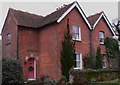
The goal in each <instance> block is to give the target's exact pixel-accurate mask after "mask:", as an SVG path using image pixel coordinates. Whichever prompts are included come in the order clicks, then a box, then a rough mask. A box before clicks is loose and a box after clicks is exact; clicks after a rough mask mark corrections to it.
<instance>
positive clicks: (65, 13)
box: [57, 2, 92, 30]
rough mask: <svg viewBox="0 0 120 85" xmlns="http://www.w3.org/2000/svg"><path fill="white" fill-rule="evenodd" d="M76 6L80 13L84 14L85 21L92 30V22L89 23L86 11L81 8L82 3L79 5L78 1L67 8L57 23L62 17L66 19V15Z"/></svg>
mask: <svg viewBox="0 0 120 85" xmlns="http://www.w3.org/2000/svg"><path fill="white" fill-rule="evenodd" d="M75 7H76V8H77V9H78V11H79V13H80V14H81V15H82V17H83V19H84V20H85V22H86V24H87V25H88V27H89V28H90V30H92V28H91V25H90V23H89V21H88V19H87V17H86V15H85V13H84V12H83V10H82V9H81V7H80V5H79V4H78V3H77V2H74V3H73V4H72V6H71V7H70V8H69V9H68V10H66V11H65V12H64V13H63V14H62V16H61V17H59V18H58V20H57V23H59V22H60V21H61V20H62V19H64V17H65V16H67V14H68V13H69V12H71V10H73V9H74V8H75Z"/></svg>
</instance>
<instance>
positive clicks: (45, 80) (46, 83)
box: [40, 75, 57, 85]
mask: <svg viewBox="0 0 120 85" xmlns="http://www.w3.org/2000/svg"><path fill="white" fill-rule="evenodd" d="M40 82H41V84H43V85H57V82H56V81H54V80H52V79H50V77H49V76H48V75H41V77H40Z"/></svg>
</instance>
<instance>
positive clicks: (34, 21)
mask: <svg viewBox="0 0 120 85" xmlns="http://www.w3.org/2000/svg"><path fill="white" fill-rule="evenodd" d="M9 11H10V12H11V13H12V14H13V16H14V17H15V19H16V23H17V25H20V26H26V27H38V26H39V24H40V23H41V20H42V19H43V18H44V17H43V16H39V15H36V14H31V13H28V12H23V11H20V10H14V9H12V8H10V9H9Z"/></svg>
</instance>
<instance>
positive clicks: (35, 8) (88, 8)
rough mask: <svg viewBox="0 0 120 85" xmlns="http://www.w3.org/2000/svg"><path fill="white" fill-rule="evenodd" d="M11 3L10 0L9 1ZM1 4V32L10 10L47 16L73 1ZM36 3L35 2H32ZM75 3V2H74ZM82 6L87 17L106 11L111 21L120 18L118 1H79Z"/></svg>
mask: <svg viewBox="0 0 120 85" xmlns="http://www.w3.org/2000/svg"><path fill="white" fill-rule="evenodd" d="M8 1H9V0H8ZM23 1H24V0H22V1H21V2H3V1H2V2H0V31H1V29H2V27H3V23H4V21H5V18H6V15H7V12H8V9H9V8H10V7H11V8H14V9H19V10H22V11H27V12H30V13H34V14H38V15H42V16H45V15H47V14H50V13H51V12H53V11H55V10H56V8H57V7H59V6H62V5H63V4H70V3H72V2H73V1H71V0H68V1H66V2H63V1H61V2H56V1H55V2H48V1H46V0H45V2H43V1H42V2H23ZM32 1H35V0H32ZM74 1H75V0H74ZM77 1H78V3H79V4H80V6H81V7H82V9H83V11H84V12H85V14H86V16H89V15H91V14H95V13H98V12H101V11H104V12H105V14H106V15H107V16H108V18H109V20H110V21H111V20H113V19H115V18H117V17H118V1H117V0H115V1H114V2H113V1H111V0H108V1H104V2H100V1H99V2H95V1H94V0H93V1H92V2H87V0H86V1H85V2H83V1H82V0H77Z"/></svg>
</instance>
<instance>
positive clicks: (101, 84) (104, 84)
mask: <svg viewBox="0 0 120 85" xmlns="http://www.w3.org/2000/svg"><path fill="white" fill-rule="evenodd" d="M89 85H120V83H98V82H96V83H89Z"/></svg>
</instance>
